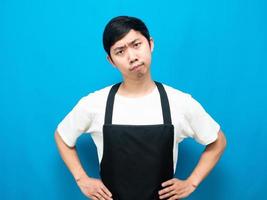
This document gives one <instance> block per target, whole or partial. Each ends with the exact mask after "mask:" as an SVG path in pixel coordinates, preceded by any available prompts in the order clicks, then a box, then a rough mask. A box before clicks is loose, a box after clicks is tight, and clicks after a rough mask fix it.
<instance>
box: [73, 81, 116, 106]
mask: <svg viewBox="0 0 267 200" xmlns="http://www.w3.org/2000/svg"><path fill="white" fill-rule="evenodd" d="M111 87H112V85H109V86H106V87H104V88H101V89H99V90H95V91H92V92H89V93H88V94H87V95H86V96H83V97H82V98H81V99H80V100H79V102H78V105H79V106H80V107H83V108H87V109H90V111H93V110H92V109H94V108H95V109H97V108H98V107H103V106H105V105H106V101H107V97H108V94H109V91H110V89H111Z"/></svg>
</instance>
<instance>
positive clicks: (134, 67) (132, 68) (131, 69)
mask: <svg viewBox="0 0 267 200" xmlns="http://www.w3.org/2000/svg"><path fill="white" fill-rule="evenodd" d="M143 64H144V63H141V64H138V65H135V66H133V67H131V68H130V71H133V70H135V69H136V68H138V67H140V66H142V65H143Z"/></svg>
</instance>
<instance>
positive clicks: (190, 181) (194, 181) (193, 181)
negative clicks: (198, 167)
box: [187, 176, 199, 188]
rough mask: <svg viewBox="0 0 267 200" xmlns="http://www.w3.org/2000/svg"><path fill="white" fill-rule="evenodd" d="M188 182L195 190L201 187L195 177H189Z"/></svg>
mask: <svg viewBox="0 0 267 200" xmlns="http://www.w3.org/2000/svg"><path fill="white" fill-rule="evenodd" d="M187 180H188V182H189V183H190V184H191V185H192V186H193V187H194V188H197V187H198V185H199V181H197V179H196V178H194V177H192V176H191V177H189V178H188V179H187Z"/></svg>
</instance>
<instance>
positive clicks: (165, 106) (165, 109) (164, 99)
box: [105, 81, 172, 124]
mask: <svg viewBox="0 0 267 200" xmlns="http://www.w3.org/2000/svg"><path fill="white" fill-rule="evenodd" d="M120 84H121V82H120V83H117V84H115V85H113V86H112V87H111V89H110V91H109V94H108V99H107V103H106V112H105V124H112V115H113V105H114V99H115V94H116V93H117V91H118V89H119V87H120ZM155 84H156V86H157V88H158V91H159V94H160V100H161V108H162V113H163V121H164V124H172V120H171V112H170V105H169V100H168V96H167V93H166V91H165V89H164V87H163V85H162V83H159V82H157V81H155Z"/></svg>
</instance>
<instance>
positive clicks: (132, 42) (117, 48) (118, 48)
mask: <svg viewBox="0 0 267 200" xmlns="http://www.w3.org/2000/svg"><path fill="white" fill-rule="evenodd" d="M138 40H140V39H139V38H136V39H134V40H133V41H131V42H129V43H128V45H131V44H134V43H135V42H136V41H138ZM125 46H126V45H124V46H119V47H116V48H115V49H113V51H117V50H121V49H124V48H125Z"/></svg>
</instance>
